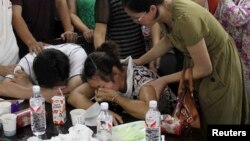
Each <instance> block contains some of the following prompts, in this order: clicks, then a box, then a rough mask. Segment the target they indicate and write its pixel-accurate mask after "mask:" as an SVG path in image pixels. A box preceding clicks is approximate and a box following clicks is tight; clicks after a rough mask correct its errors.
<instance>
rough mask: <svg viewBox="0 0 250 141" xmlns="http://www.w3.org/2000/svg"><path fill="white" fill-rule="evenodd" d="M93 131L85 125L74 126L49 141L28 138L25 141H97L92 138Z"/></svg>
mask: <svg viewBox="0 0 250 141" xmlns="http://www.w3.org/2000/svg"><path fill="white" fill-rule="evenodd" d="M92 136H93V131H92V130H91V129H90V128H88V127H87V126H85V125H82V124H76V125H75V126H73V127H70V128H69V133H68V134H59V135H58V136H55V137H52V138H51V139H49V140H41V139H39V138H38V137H30V138H29V139H28V140H27V141H98V140H97V139H96V138H94V137H92Z"/></svg>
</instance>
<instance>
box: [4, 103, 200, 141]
mask: <svg viewBox="0 0 250 141" xmlns="http://www.w3.org/2000/svg"><path fill="white" fill-rule="evenodd" d="M28 107H29V103H28V101H27V100H25V101H24V102H23V103H22V104H20V105H19V109H26V108H28ZM45 107H46V112H47V129H46V133H45V134H44V135H43V136H41V138H42V139H50V138H51V137H53V136H57V135H58V134H59V133H61V134H67V133H68V129H69V128H70V127H71V126H72V122H71V118H70V115H69V111H71V110H72V109H73V107H72V106H70V105H67V106H66V110H67V121H66V123H65V124H64V125H62V126H57V125H54V124H53V120H52V112H51V105H50V104H48V103H46V105H45ZM122 117H123V120H124V122H125V123H128V122H132V121H136V120H137V119H135V118H133V117H131V116H130V115H128V114H122ZM90 128H91V129H92V130H93V131H94V132H95V130H96V127H90ZM31 136H34V135H33V134H32V131H31V127H30V125H29V126H26V127H22V128H19V129H17V133H16V135H15V136H13V137H5V136H4V133H3V130H0V141H27V139H28V138H29V137H31ZM165 139H166V140H167V141H201V140H202V138H201V133H200V131H199V130H195V129H190V130H186V131H185V132H184V133H183V134H182V135H181V136H174V135H169V134H166V135H165Z"/></svg>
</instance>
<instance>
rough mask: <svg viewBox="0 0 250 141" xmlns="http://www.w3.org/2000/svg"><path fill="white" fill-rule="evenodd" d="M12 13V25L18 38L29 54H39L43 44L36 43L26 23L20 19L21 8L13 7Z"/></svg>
mask: <svg viewBox="0 0 250 141" xmlns="http://www.w3.org/2000/svg"><path fill="white" fill-rule="evenodd" d="M12 11H13V16H12V24H13V27H14V29H15V31H16V33H17V35H18V36H19V38H20V39H21V40H22V41H23V42H24V43H25V45H26V46H27V47H28V49H29V52H35V53H36V54H37V53H39V52H41V51H42V49H43V46H44V45H45V44H44V43H43V42H38V41H37V40H36V39H35V37H34V36H33V35H32V33H31V32H30V30H29V28H28V26H27V24H26V22H25V21H24V19H23V17H22V6H21V5H13V6H12Z"/></svg>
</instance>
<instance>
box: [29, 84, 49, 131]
mask: <svg viewBox="0 0 250 141" xmlns="http://www.w3.org/2000/svg"><path fill="white" fill-rule="evenodd" d="M32 90H33V96H32V97H31V98H30V116H31V130H32V132H33V134H34V135H36V136H39V135H43V134H44V133H45V132H46V115H45V99H44V98H43V96H42V95H41V93H40V86H37V85H35V86H33V88H32Z"/></svg>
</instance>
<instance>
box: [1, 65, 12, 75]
mask: <svg viewBox="0 0 250 141" xmlns="http://www.w3.org/2000/svg"><path fill="white" fill-rule="evenodd" d="M14 68H15V65H6V66H4V65H0V76H6V75H8V74H12V73H13V72H14Z"/></svg>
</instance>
